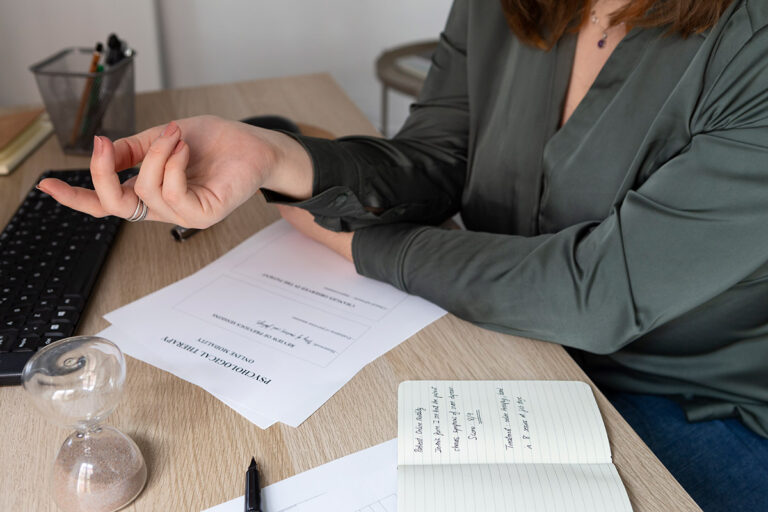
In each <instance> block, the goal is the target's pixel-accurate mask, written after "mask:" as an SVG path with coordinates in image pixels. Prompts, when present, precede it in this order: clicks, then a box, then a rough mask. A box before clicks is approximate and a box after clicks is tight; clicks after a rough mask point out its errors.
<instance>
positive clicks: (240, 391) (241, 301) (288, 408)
mask: <svg viewBox="0 0 768 512" xmlns="http://www.w3.org/2000/svg"><path fill="white" fill-rule="evenodd" d="M443 314H445V311H443V310H442V309H440V308H438V307H437V306H435V305H433V304H431V303H429V302H427V301H425V300H423V299H420V298H418V297H414V296H411V295H408V294H406V293H403V292H401V291H400V290H397V289H396V288H394V287H392V286H390V285H387V284H384V283H380V282H377V281H374V280H371V279H368V278H365V277H362V276H359V275H358V274H357V273H356V272H355V269H354V266H353V265H352V264H351V263H350V262H348V261H346V260H345V259H343V258H342V257H340V256H338V255H337V254H336V253H334V252H333V251H331V250H330V249H327V248H326V247H324V246H323V245H321V244H318V243H317V242H314V241H312V240H310V239H308V238H306V237H305V236H303V235H301V234H300V233H298V232H297V231H295V230H294V229H293V228H292V227H291V226H290V225H289V224H288V223H287V222H285V221H279V222H277V223H275V224H273V225H272V226H270V227H268V228H266V229H264V230H262V231H261V232H259V233H258V234H256V235H254V236H252V237H251V238H249V239H248V240H246V241H245V242H243V243H242V244H240V245H239V246H238V247H236V248H235V249H233V250H232V251H230V252H229V253H227V254H226V255H224V256H223V257H221V258H219V259H218V260H216V261H214V262H213V263H211V264H210V265H208V266H207V267H205V268H203V269H202V270H200V271H199V272H197V273H195V274H193V275H192V276H190V277H187V278H186V279H183V280H181V281H179V282H177V283H175V284H173V285H171V286H168V287H166V288H163V289H162V290H159V291H157V292H155V293H153V294H151V295H148V296H147V297H144V298H142V299H140V300H138V301H136V302H133V303H131V304H128V305H127V306H124V307H122V308H120V309H118V310H116V311H113V312H111V313H109V314H108V315H106V319H107V320H109V321H110V323H112V326H111V327H109V328H108V329H107V330H106V331H104V332H102V333H101V335H102V336H104V337H105V338H108V339H110V340H112V341H114V342H115V343H117V344H118V345H119V346H120V348H121V349H123V351H125V352H126V353H127V354H129V355H131V356H133V357H136V358H138V359H141V360H143V361H146V362H148V363H150V364H153V365H155V366H157V367H159V368H162V369H164V370H166V371H169V372H171V373H173V374H175V375H177V376H179V377H181V378H183V379H185V380H188V381H190V382H192V383H194V384H197V385H198V386H200V387H202V388H204V389H206V390H207V391H209V392H210V393H212V394H213V395H214V396H216V397H217V398H219V399H220V400H222V401H223V402H224V403H226V404H227V405H229V406H230V407H232V408H233V409H235V410H236V411H238V412H239V413H240V414H242V415H243V416H245V417H246V418H248V419H249V420H251V421H252V422H254V423H255V424H257V425H258V426H260V427H262V428H267V427H268V426H270V425H271V424H272V423H274V422H275V421H281V422H283V423H286V424H288V425H291V426H294V427H295V426H298V425H300V424H301V423H302V422H303V421H304V420H305V419H307V418H308V417H309V416H310V415H311V414H312V413H313V412H314V411H316V410H317V409H318V408H319V407H320V406H321V405H322V404H323V403H325V401H326V400H328V399H329V398H330V397H331V396H332V395H333V394H334V393H335V392H336V391H338V390H339V388H341V386H343V385H344V384H345V383H346V382H347V381H349V379H351V378H352V377H353V376H354V375H355V374H356V373H357V372H358V371H359V370H360V369H362V368H363V366H365V365H366V364H368V363H369V362H371V361H372V360H374V359H375V358H377V357H379V356H380V355H382V354H384V353H385V352H387V351H389V350H390V349H392V348H393V347H395V346H396V345H398V344H399V343H401V342H402V341H403V340H405V339H407V338H408V337H410V336H412V335H413V334H414V333H416V332H417V331H419V330H420V329H422V328H423V327H425V326H426V325H428V324H430V323H431V322H433V321H435V320H437V319H438V318H440V317H441V316H442V315H443Z"/></svg>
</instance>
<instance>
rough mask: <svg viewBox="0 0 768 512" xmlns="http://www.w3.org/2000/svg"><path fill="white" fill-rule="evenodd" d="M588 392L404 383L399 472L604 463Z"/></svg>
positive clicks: (532, 385)
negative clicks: (423, 467) (432, 467)
mask: <svg viewBox="0 0 768 512" xmlns="http://www.w3.org/2000/svg"><path fill="white" fill-rule="evenodd" d="M610 462H611V451H610V446H609V444H608V436H607V435H606V432H605V427H604V425H603V420H602V418H601V417H600V411H599V410H598V408H597V403H596V402H595V398H594V395H593V394H592V390H591V389H590V387H589V386H588V385H587V384H585V383H583V382H575V381H408V382H403V383H401V384H400V387H399V389H398V465H399V466H407V465H433V464H509V463H556V464H557V463H559V464H599V463H610Z"/></svg>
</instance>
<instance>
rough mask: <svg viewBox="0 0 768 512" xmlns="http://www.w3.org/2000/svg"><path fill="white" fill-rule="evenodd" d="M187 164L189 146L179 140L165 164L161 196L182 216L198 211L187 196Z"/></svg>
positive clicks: (191, 199) (188, 215)
mask: <svg viewBox="0 0 768 512" xmlns="http://www.w3.org/2000/svg"><path fill="white" fill-rule="evenodd" d="M187 164H189V146H188V145H187V144H186V143H185V142H184V141H183V140H180V141H179V142H177V143H176V147H175V148H174V149H173V151H172V152H171V156H170V158H168V162H166V164H165V174H164V175H163V185H162V196H163V200H164V201H165V202H166V204H168V205H169V206H170V207H171V208H173V210H174V211H175V212H176V213H177V214H179V215H180V216H182V217H190V216H191V214H192V215H194V213H197V214H198V215H199V213H200V212H199V211H198V212H195V209H194V202H193V201H194V199H193V198H191V197H189V196H188V190H187ZM188 220H191V219H188Z"/></svg>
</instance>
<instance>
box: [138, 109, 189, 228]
mask: <svg viewBox="0 0 768 512" xmlns="http://www.w3.org/2000/svg"><path fill="white" fill-rule="evenodd" d="M180 139H181V130H179V126H178V125H177V124H176V123H173V122H171V123H168V125H167V126H166V128H165V130H163V132H162V134H161V135H160V137H158V138H157V139H156V140H155V141H154V142H153V143H152V145H151V146H150V147H149V149H148V150H147V154H146V155H145V156H144V162H143V163H142V164H141V169H140V170H139V175H138V177H137V178H136V183H135V184H134V190H135V192H136V194H137V195H138V196H139V197H141V199H142V200H143V201H144V202H145V203H146V204H147V206H149V208H150V210H154V211H155V213H158V214H159V215H160V216H161V217H166V218H167V220H168V221H169V222H173V221H175V220H176V213H175V212H174V211H173V208H172V207H170V206H169V205H168V204H166V203H165V200H164V199H163V194H162V187H163V181H164V177H165V172H166V167H167V166H168V165H171V164H172V163H173V162H171V157H172V153H173V151H174V149H176V146H177V144H178V143H179V140H180Z"/></svg>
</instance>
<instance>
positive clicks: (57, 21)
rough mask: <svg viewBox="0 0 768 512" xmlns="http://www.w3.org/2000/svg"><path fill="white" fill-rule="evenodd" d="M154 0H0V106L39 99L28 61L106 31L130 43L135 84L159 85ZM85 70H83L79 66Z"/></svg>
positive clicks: (85, 43)
mask: <svg viewBox="0 0 768 512" xmlns="http://www.w3.org/2000/svg"><path fill="white" fill-rule="evenodd" d="M155 7H156V6H155V3H154V0H131V1H130V2H125V1H120V0H99V1H95V0H66V1H56V0H0V106H12V105H27V104H35V103H40V102H41V101H42V100H41V99H40V95H39V94H38V92H37V85H36V84H35V79H34V76H33V75H32V72H31V71H29V66H31V65H32V64H35V63H37V62H39V61H41V60H43V59H45V58H47V57H49V56H51V55H53V54H54V53H56V52H58V51H59V50H61V49H63V48H68V47H71V46H84V47H90V48H93V46H94V45H95V44H96V42H97V41H101V42H104V43H105V42H106V39H107V36H108V35H109V34H110V33H111V32H115V33H117V35H118V36H120V37H121V38H124V39H126V40H127V41H129V42H130V43H131V46H133V47H134V48H136V50H137V51H138V52H139V56H138V58H137V59H136V87H137V89H139V90H148V89H159V88H160V87H161V75H160V69H161V66H160V55H159V53H158V52H157V48H158V37H157V34H158V29H157V23H156V15H155V11H156V8H155ZM84 71H87V70H84Z"/></svg>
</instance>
